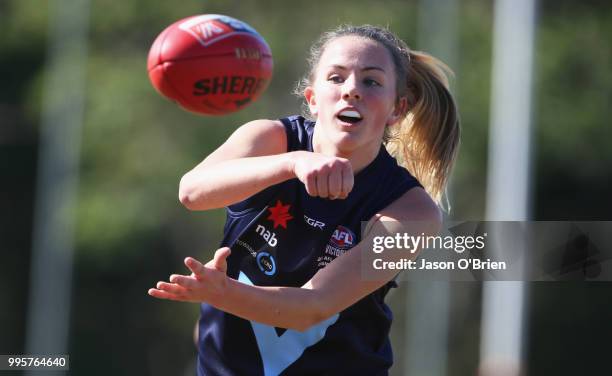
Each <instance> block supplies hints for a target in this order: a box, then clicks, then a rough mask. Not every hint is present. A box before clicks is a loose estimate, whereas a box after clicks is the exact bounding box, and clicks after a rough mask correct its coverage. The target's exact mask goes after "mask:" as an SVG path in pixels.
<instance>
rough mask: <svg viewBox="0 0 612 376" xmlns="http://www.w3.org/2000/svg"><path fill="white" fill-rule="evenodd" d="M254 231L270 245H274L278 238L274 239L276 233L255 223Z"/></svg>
mask: <svg viewBox="0 0 612 376" xmlns="http://www.w3.org/2000/svg"><path fill="white" fill-rule="evenodd" d="M255 232H256V233H258V234H259V235H260V236H261V237H262V238H264V240H265V241H266V242H267V243H268V245H269V246H270V247H276V244H278V240H276V234H275V233H273V232H272V231H270V230H268V229H266V228H265V227H263V226H262V225H257V227H256V228H255Z"/></svg>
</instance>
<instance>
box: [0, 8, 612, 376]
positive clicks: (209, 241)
mask: <svg viewBox="0 0 612 376" xmlns="http://www.w3.org/2000/svg"><path fill="white" fill-rule="evenodd" d="M52 4H53V2H46V1H32V0H25V1H18V0H8V1H7V0H4V1H2V2H0V82H1V83H0V124H1V125H0V172H1V175H0V176H1V181H2V183H1V184H0V213H1V214H2V215H1V216H0V252H1V255H2V260H1V261H0V293H1V296H2V300H1V303H0V354H20V353H23V352H24V351H25V349H24V347H25V331H26V316H27V310H28V288H29V286H28V284H29V270H30V261H31V248H32V225H33V213H34V204H35V202H34V194H35V183H36V171H37V163H38V162H37V161H38V159H37V158H38V151H39V141H40V138H39V136H40V122H41V104H42V103H41V97H42V92H43V91H42V90H43V85H44V82H45V81H44V80H45V74H46V67H47V65H46V63H47V58H48V45H47V43H48V30H49V26H48V23H49V21H50V15H51V14H53V12H52V11H51V6H52ZM458 4H459V9H458V19H457V21H456V22H457V27H458V30H457V32H458V36H457V43H458V45H457V46H456V47H457V59H456V61H455V62H454V64H452V66H451V68H452V69H453V70H454V71H455V74H456V76H455V78H454V80H453V88H454V89H455V93H456V97H457V100H458V104H459V108H460V113H461V118H462V125H463V138H462V146H461V150H460V156H459V160H458V163H457V166H456V169H455V173H454V175H453V179H452V188H451V197H452V205H453V207H452V211H451V213H450V217H452V218H453V219H456V220H465V219H471V220H479V219H482V218H483V217H484V210H485V192H486V166H487V142H488V139H487V137H488V126H489V108H490V103H489V98H490V87H491V78H490V76H491V57H492V46H491V42H492V6H493V5H492V2H490V1H485V0H464V1H458ZM418 6H419V3H418V2H417V1H357V0H354V1H326V2H322V3H314V2H288V1H279V0H274V1H266V2H263V1H194V0H184V1H181V2H170V1H160V0H155V1H153V0H147V1H145V0H125V1H110V0H91V9H90V25H89V31H88V41H89V46H88V51H87V62H86V64H87V65H86V82H85V84H86V91H85V92H86V95H85V98H84V101H85V113H84V119H83V129H82V141H81V142H82V143H81V158H80V162H79V166H80V168H79V173H80V181H79V185H78V196H77V200H78V201H77V206H76V208H77V210H76V233H75V237H76V239H75V241H76V243H75V259H74V276H73V287H72V288H73V291H72V294H73V295H72V307H71V319H70V335H69V344H70V351H69V354H70V356H71V374H74V375H177V374H183V373H187V374H189V373H190V372H192V370H193V367H194V363H193V362H194V357H195V349H194V347H193V343H192V340H191V334H192V329H193V325H194V322H195V320H196V319H197V316H198V307H197V305H195V304H181V303H172V302H164V301H157V300H154V299H152V298H150V297H148V296H147V294H146V291H147V289H148V288H149V287H151V286H153V285H154V283H155V282H156V281H157V280H160V279H165V278H167V276H168V275H169V274H170V273H173V272H180V271H183V270H184V268H183V266H182V260H183V258H184V257H185V256H187V255H190V256H196V257H199V258H201V259H202V260H207V259H208V258H209V257H210V256H211V254H212V252H213V251H214V250H215V249H216V246H217V244H218V243H219V241H220V239H221V233H222V226H223V221H224V212H223V211H222V210H216V211H210V212H200V213H194V212H189V211H187V210H186V209H184V208H183V207H182V206H181V205H180V203H179V202H178V200H177V192H178V182H179V179H180V177H181V176H182V174H183V173H185V172H186V171H187V170H189V169H190V168H191V167H193V166H194V165H195V164H197V163H198V162H199V161H200V160H202V159H203V158H204V157H205V156H206V155H207V154H208V153H210V152H211V151H212V150H214V149H215V148H216V147H217V146H218V145H219V144H220V143H221V142H222V141H223V140H224V139H225V138H227V136H229V134H231V132H232V131H233V130H234V129H236V128H237V127H238V126H239V125H240V124H242V123H244V122H246V121H249V120H251V119H256V118H278V117H282V116H285V115H288V114H293V113H298V112H300V100H299V99H298V98H296V97H294V96H292V95H291V94H290V93H291V92H292V90H293V88H294V86H295V83H296V81H297V80H298V79H299V78H300V77H301V75H302V74H303V73H304V71H305V69H306V64H305V59H306V57H307V51H308V48H309V46H310V44H311V43H312V41H314V40H315V39H316V38H317V36H318V35H319V34H320V33H321V32H322V31H324V30H327V29H329V28H331V27H333V26H335V25H338V24H340V23H353V24H361V23H371V24H378V25H384V26H389V27H390V28H391V29H392V30H393V31H394V32H396V33H397V34H398V35H399V36H400V37H402V38H403V39H404V40H405V41H406V42H407V43H408V44H409V45H410V46H411V47H413V48H415V49H426V48H425V47H424V46H419V44H418V43H419V40H422V39H419V35H418V32H419V31H418V27H417V25H418V20H417V15H418ZM537 9H538V21H537V22H538V23H537V28H536V45H535V67H534V87H533V99H534V100H533V116H532V119H533V130H534V139H533V153H534V154H533V164H532V167H531V168H532V177H533V180H532V185H533V197H532V219H535V220H609V219H610V218H611V215H610V213H611V212H612V199H611V198H610V194H611V188H610V187H612V147H610V145H611V144H612V127H611V124H610V119H612V106H611V104H612V3H610V2H608V1H603V0H589V1H572V0H563V1H553V0H542V1H539V2H538V6H537ZM202 13H220V14H227V15H230V16H232V17H235V18H238V19H241V20H243V21H246V22H247V23H249V24H250V25H251V26H253V27H254V28H256V29H257V30H258V31H259V33H260V34H261V35H262V36H263V37H264V38H265V39H266V40H267V42H268V43H269V45H270V46H271V48H272V52H273V55H274V63H275V67H274V78H273V80H272V82H271V85H270V87H269V88H268V90H267V92H266V93H265V94H264V95H263V96H262V97H261V99H260V100H259V101H258V102H256V103H254V104H253V105H251V106H250V107H248V108H247V109H245V110H243V111H241V112H239V113H237V114H232V115H227V116H222V117H201V116H196V115H194V114H191V113H187V112H185V111H183V110H181V109H179V108H178V107H177V106H176V105H175V104H173V103H171V102H169V101H167V100H165V99H163V98H162V97H160V96H159V95H158V94H157V93H156V92H155V91H154V90H153V88H152V87H151V85H150V83H149V80H148V76H147V71H146V57H147V52H148V48H149V46H150V45H151V43H152V42H153V40H154V39H155V37H156V36H157V34H158V33H160V32H161V31H162V30H163V29H164V28H165V27H166V26H167V25H169V24H171V23H172V22H174V21H176V20H178V19H181V18H183V17H186V16H189V15H193V14H202ZM403 286H404V285H402V287H403ZM530 287H531V289H530V295H529V309H528V312H527V330H526V341H527V343H526V346H527V351H526V353H527V372H528V374H532V375H543V374H555V375H561V374H563V375H566V374H567V375H570V374H583V375H595V374H604V373H608V374H609V372H610V370H611V369H612V367H610V366H608V365H607V364H608V361H607V359H606V357H607V356H608V354H609V349H610V343H609V341H610V338H612V324H611V323H610V318H611V317H612V300H611V299H610V296H612V295H611V294H610V291H611V290H610V287H612V285H610V283H602V282H600V283H578V282H572V283H531V284H530ZM399 290H402V289H401V288H400V289H399ZM480 291H481V286H480V284H478V283H454V284H452V285H451V322H450V328H451V330H450V332H449V344H448V346H449V364H448V370H449V374H451V375H471V374H474V373H475V371H476V367H477V364H478V346H479V330H480V329H479V328H480V298H481V293H480ZM405 299H406V295H405V294H402V293H401V292H395V293H394V294H393V295H392V296H391V297H390V304H391V305H392V306H393V307H394V310H395V316H396V323H395V324H394V327H393V334H392V338H393V341H394V344H395V349H394V350H395V354H396V358H397V359H398V361H397V364H396V366H394V368H393V372H394V374H396V375H401V374H403V369H402V364H403V363H402V361H401V358H402V353H403V352H404V351H405V346H406V340H405V335H404V333H405V332H404V329H403V325H404V321H405V320H406V317H405V316H406V313H405V312H404V307H405V305H406V301H405Z"/></svg>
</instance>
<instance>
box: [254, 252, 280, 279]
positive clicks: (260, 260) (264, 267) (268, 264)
mask: <svg viewBox="0 0 612 376" xmlns="http://www.w3.org/2000/svg"><path fill="white" fill-rule="evenodd" d="M257 266H259V270H261V271H262V272H263V273H264V274H265V275H274V273H276V261H274V256H272V255H271V254H269V253H268V252H260V253H259V254H258V255H257Z"/></svg>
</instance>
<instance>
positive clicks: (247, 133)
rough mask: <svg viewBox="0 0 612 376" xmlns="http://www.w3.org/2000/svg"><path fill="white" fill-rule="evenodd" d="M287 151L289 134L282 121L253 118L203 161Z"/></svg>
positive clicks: (208, 162) (213, 161)
mask: <svg viewBox="0 0 612 376" xmlns="http://www.w3.org/2000/svg"><path fill="white" fill-rule="evenodd" d="M286 151H287V135H286V133H285V126H284V125H283V123H282V122H280V121H279V120H268V119H260V120H253V121H250V122H248V123H246V124H244V125H242V126H240V127H239V128H238V129H236V130H235V131H234V133H232V135H231V136H229V138H228V139H227V140H226V141H225V142H224V143H223V144H222V145H221V146H219V148H217V150H215V151H214V152H213V153H211V154H210V155H209V156H208V157H207V158H206V159H205V160H204V161H203V163H204V164H210V163H216V162H219V161H223V160H229V159H235V158H246V157H260V156H264V155H273V154H280V153H284V152H286Z"/></svg>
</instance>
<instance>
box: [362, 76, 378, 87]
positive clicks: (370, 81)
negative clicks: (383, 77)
mask: <svg viewBox="0 0 612 376" xmlns="http://www.w3.org/2000/svg"><path fill="white" fill-rule="evenodd" d="M363 83H364V84H365V85H366V86H382V85H381V84H380V82H378V81H376V80H375V79H373V78H366V79H365V80H363Z"/></svg>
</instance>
